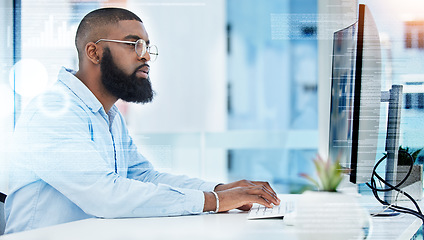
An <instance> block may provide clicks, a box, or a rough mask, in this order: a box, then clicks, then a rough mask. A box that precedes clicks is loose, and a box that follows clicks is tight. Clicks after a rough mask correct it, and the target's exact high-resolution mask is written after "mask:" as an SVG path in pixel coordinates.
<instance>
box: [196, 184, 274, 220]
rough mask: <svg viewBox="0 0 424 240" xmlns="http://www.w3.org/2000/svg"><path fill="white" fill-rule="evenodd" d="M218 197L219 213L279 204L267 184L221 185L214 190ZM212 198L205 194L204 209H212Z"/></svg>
mask: <svg viewBox="0 0 424 240" xmlns="http://www.w3.org/2000/svg"><path fill="white" fill-rule="evenodd" d="M215 191H216V193H217V194H218V196H219V212H225V211H228V210H231V209H235V208H238V209H241V210H249V209H250V208H251V207H252V204H253V203H259V204H262V205H264V206H266V207H272V206H273V204H274V205H278V204H280V199H278V197H277V194H276V193H275V191H274V190H273V189H272V188H271V186H270V185H269V183H268V182H259V181H248V180H241V181H237V182H233V183H228V184H221V185H218V186H217V187H216V188H215ZM214 200H215V199H214V196H213V195H208V193H206V192H205V207H204V211H207V209H213V205H215V207H216V203H215V204H214V203H213V201H214Z"/></svg>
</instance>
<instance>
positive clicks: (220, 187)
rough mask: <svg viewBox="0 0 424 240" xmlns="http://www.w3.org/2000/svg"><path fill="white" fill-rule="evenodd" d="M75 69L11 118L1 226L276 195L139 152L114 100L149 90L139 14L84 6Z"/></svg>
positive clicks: (199, 207) (191, 208) (179, 211)
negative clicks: (177, 169)
mask: <svg viewBox="0 0 424 240" xmlns="http://www.w3.org/2000/svg"><path fill="white" fill-rule="evenodd" d="M75 44H76V48H77V51H78V58H79V70H78V72H73V71H71V70H67V69H62V70H61V72H60V73H59V77H58V81H57V82H56V84H55V85H54V86H53V87H52V88H51V89H50V90H48V91H46V92H45V93H43V94H42V95H40V96H38V97H37V98H35V99H34V100H33V101H32V102H31V103H30V105H29V106H28V107H27V108H26V109H27V110H26V111H24V112H23V113H22V115H21V117H20V120H19V123H18V125H17V126H16V130H15V134H14V139H13V144H12V146H13V148H12V150H11V156H10V160H11V164H12V171H11V180H10V185H11V186H10V194H9V196H8V197H7V199H6V205H5V210H6V220H7V223H6V233H12V232H19V231H23V230H29V229H34V228H39V227H44V226H50V225H54V224H59V223H65V222H70V221H75V220H80V219H86V218H92V217H104V218H119V217H149V216H175V215H185V214H198V213H201V212H208V211H215V212H217V211H219V212H222V211H228V210H230V209H234V208H239V209H242V210H247V209H249V208H250V207H251V204H252V203H260V204H263V205H265V206H267V207H271V206H272V204H275V205H277V204H279V202H280V200H279V199H278V198H277V196H276V194H275V192H274V191H273V189H272V188H271V187H270V186H269V184H268V183H266V182H252V181H247V180H242V181H238V182H233V183H229V184H217V183H210V182H204V181H202V180H200V179H194V178H188V177H186V176H174V175H171V174H166V173H159V172H157V171H155V170H154V169H153V167H152V165H151V164H150V163H149V162H148V161H147V160H146V159H145V158H144V157H143V156H142V155H141V154H140V153H138V151H137V148H136V146H135V145H134V143H133V141H132V139H131V137H130V136H129V135H128V131H127V128H126V126H125V122H124V119H123V117H122V115H121V114H120V113H119V111H118V109H117V108H116V106H115V105H114V104H115V103H116V101H117V100H118V99H122V100H124V101H128V102H138V103H147V102H150V101H151V100H152V99H153V96H154V94H153V91H152V88H151V84H150V79H149V70H150V67H149V65H148V62H149V61H150V59H151V54H153V48H152V47H150V46H149V37H148V34H147V32H146V30H145V28H144V25H143V23H142V21H141V20H140V18H139V17H137V16H136V15H135V14H134V13H132V12H130V11H128V10H125V9H119V8H103V9H98V10H95V11H93V12H91V13H89V14H87V15H86V16H85V17H84V18H83V20H82V21H81V23H80V25H79V27H78V30H77V34H76V40H75Z"/></svg>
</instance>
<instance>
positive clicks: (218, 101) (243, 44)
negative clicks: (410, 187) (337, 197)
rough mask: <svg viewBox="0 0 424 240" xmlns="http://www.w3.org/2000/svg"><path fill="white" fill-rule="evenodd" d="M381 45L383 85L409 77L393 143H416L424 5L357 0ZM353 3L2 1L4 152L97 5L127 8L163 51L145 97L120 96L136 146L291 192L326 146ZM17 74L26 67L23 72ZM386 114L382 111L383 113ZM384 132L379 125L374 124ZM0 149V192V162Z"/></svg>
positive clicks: (199, 170)
mask: <svg viewBox="0 0 424 240" xmlns="http://www.w3.org/2000/svg"><path fill="white" fill-rule="evenodd" d="M359 3H365V4H367V5H368V6H369V7H370V9H371V12H372V13H373V15H374V18H375V20H376V23H377V26H378V27H379V32H380V36H381V41H382V46H383V47H382V49H383V52H382V57H383V58H382V61H383V69H382V70H383V79H382V81H383V87H384V88H385V89H383V90H387V89H388V86H390V85H391V84H392V83H400V84H405V92H406V93H407V94H405V98H404V110H403V112H402V114H403V120H402V127H401V128H402V138H401V144H403V145H404V146H406V145H407V146H409V147H412V148H419V147H423V146H424V138H423V137H422V136H423V135H424V134H423V133H424V131H423V127H422V126H424V125H423V119H424V118H423V113H424V85H423V84H424V66H423V65H424V61H423V60H424V58H423V57H424V56H423V55H424V21H423V20H424V19H423V17H422V14H421V13H422V12H424V11H423V10H424V3H421V1H420V0H405V1H402V5H401V6H400V5H399V3H398V1H397V0H373V1H359ZM357 4H358V2H357V1H352V0H348V1H340V0H337V1H336V0H155V1H151V0H97V1H95V0H41V1H40V0H3V1H1V3H0V11H1V14H0V36H1V38H2V39H1V41H0V59H1V60H0V102H1V103H2V111H0V130H1V134H0V150H1V151H7V144H8V142H9V139H10V136H11V134H12V131H13V127H14V125H15V123H16V121H17V119H18V118H19V114H20V112H21V111H22V109H24V108H25V106H26V104H27V103H28V101H30V99H31V98H32V97H33V96H34V95H35V94H37V93H39V92H41V91H43V89H45V88H46V87H48V86H49V85H50V84H52V83H53V82H55V81H56V77H57V73H58V71H59V69H60V67H61V66H65V67H67V68H72V69H77V67H78V66H77V55H76V50H75V47H74V36H75V31H76V28H77V26H78V23H79V21H80V20H81V19H82V17H83V16H84V15H85V14H87V13H88V12H90V11H91V10H93V9H96V8H99V7H107V6H118V7H125V8H128V9H129V10H131V11H133V12H134V13H136V14H137V15H139V16H140V18H141V19H142V20H143V22H144V24H145V27H146V29H147V31H148V33H149V37H150V40H151V42H152V44H155V45H157V46H158V48H159V57H158V59H157V61H156V62H154V63H151V64H150V65H151V72H150V77H151V80H152V84H153V88H154V89H155V91H156V93H157V95H156V98H155V99H154V101H153V102H152V103H149V104H146V105H135V104H128V103H124V102H118V103H117V105H118V107H119V108H120V110H121V112H122V113H123V114H124V116H125V118H126V120H127V123H128V127H129V130H130V132H131V134H132V136H133V138H134V140H135V142H136V143H137V144H138V147H139V150H140V152H141V153H142V154H144V155H145V156H146V157H147V158H148V159H149V160H150V161H151V162H152V163H153V164H154V165H155V167H156V168H158V169H159V170H163V171H168V172H172V173H177V174H186V175H190V176H193V177H201V178H204V179H207V180H213V181H222V182H226V181H233V180H237V179H242V178H246V179H255V180H266V181H269V182H271V183H272V184H273V185H274V186H275V187H276V188H277V190H278V191H280V192H293V191H297V190H299V189H300V188H301V187H302V185H303V184H304V183H305V181H304V180H303V179H301V178H300V177H299V173H310V174H312V173H313V167H312V164H311V160H312V159H313V158H314V157H315V156H316V155H317V154H318V152H320V153H321V154H323V155H324V156H325V154H326V149H327V148H328V144H327V143H326V142H328V136H327V135H328V114H329V88H330V76H331V52H332V33H333V32H334V31H336V30H338V29H341V28H343V27H346V26H348V25H350V24H352V23H353V22H354V21H355V18H356V16H357V12H356V11H357ZM21 70H23V71H21ZM382 111H384V110H382ZM382 128H383V131H385V129H384V126H383V127H382ZM2 156H3V155H0V191H2V192H6V193H7V183H6V182H7V170H6V169H7V166H8V164H7V161H6V160H5V159H4V157H2Z"/></svg>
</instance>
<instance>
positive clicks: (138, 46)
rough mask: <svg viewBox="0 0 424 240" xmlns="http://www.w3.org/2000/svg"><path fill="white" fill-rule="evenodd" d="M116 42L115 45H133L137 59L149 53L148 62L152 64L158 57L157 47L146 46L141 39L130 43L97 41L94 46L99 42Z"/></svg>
mask: <svg viewBox="0 0 424 240" xmlns="http://www.w3.org/2000/svg"><path fill="white" fill-rule="evenodd" d="M101 41H103V42H116V43H125V44H133V45H134V49H135V53H137V55H138V56H139V57H143V56H144V55H145V54H146V53H149V55H150V61H151V62H154V61H155V60H156V58H157V57H158V55H159V53H158V47H156V46H155V45H150V46H147V44H146V41H144V40H143V39H141V38H140V39H138V40H137V41H135V42H131V41H122V40H111V39H99V40H97V42H96V44H97V43H99V42H101Z"/></svg>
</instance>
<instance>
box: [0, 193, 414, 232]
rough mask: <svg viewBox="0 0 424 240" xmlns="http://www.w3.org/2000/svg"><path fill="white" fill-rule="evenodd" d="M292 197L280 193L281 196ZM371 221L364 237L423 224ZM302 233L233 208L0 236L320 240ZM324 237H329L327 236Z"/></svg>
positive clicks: (407, 219)
mask: <svg viewBox="0 0 424 240" xmlns="http://www.w3.org/2000/svg"><path fill="white" fill-rule="evenodd" d="M292 197H294V196H293V195H281V198H282V199H288V198H292ZM372 222H373V224H372V225H373V228H372V231H371V232H370V234H369V235H368V237H367V238H366V239H384V240H390V239H411V237H412V236H413V235H414V234H415V233H416V232H417V230H418V229H419V227H420V226H421V224H422V222H421V220H419V219H418V218H416V217H413V216H411V215H405V214H401V215H398V216H395V217H390V218H373V219H372ZM302 232H304V231H303V230H302V229H297V228H296V227H294V226H287V225H286V224H285V223H284V222H283V220H282V219H262V220H247V213H246V212H241V211H237V210H234V211H230V212H228V213H219V214H201V215H192V216H181V217H160V218H125V219H100V218H93V219H86V220H81V221H76V222H71V223H66V224H60V225H56V226H52V227H47V228H41V229H35V230H31V231H26V232H21V233H16V234H9V235H4V236H1V237H0V239H1V240H19V239H25V240H31V239H37V240H38V239H47V240H49V239H60V240H68V239H69V240H75V239H79V240H84V239H87V240H93V239H102V240H109V239H110V240H112V239H113V240H116V239H126V240H132V239H167V240H168V239H231V240H234V239H314V240H317V239H320V238H317V236H316V234H312V236H307V235H302V234H300V233H302ZM299 234H300V235H299ZM325 239H331V236H330V237H329V236H327V235H326V236H325ZM334 239H336V238H334ZM337 239H338V240H339V239H340V238H339V236H338V237H337Z"/></svg>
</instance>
